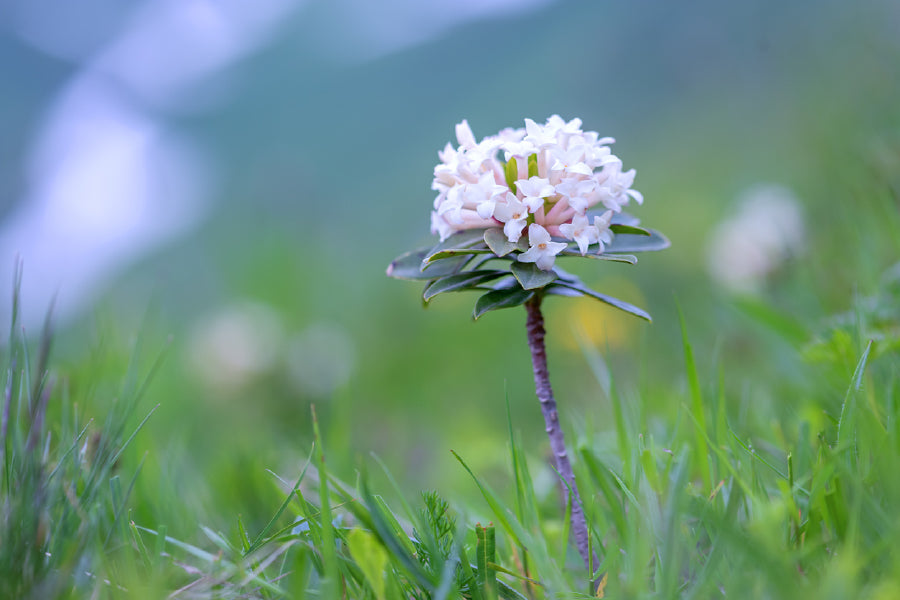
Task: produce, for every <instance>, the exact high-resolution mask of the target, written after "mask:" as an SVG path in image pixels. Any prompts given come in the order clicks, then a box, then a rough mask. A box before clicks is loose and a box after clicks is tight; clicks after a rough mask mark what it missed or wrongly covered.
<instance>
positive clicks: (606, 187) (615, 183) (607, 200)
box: [598, 161, 644, 212]
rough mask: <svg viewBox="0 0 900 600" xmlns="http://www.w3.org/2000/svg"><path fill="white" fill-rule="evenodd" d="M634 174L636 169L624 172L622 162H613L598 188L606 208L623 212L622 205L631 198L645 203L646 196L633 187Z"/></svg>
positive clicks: (639, 202)
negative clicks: (604, 179)
mask: <svg viewBox="0 0 900 600" xmlns="http://www.w3.org/2000/svg"><path fill="white" fill-rule="evenodd" d="M634 175H635V170H634V169H631V170H630V171H625V172H624V173H623V172H622V164H621V163H619V162H618V161H617V162H615V163H612V165H611V168H610V170H609V175H608V177H607V178H606V181H604V182H603V183H602V184H601V185H600V188H599V189H598V191H599V192H600V201H601V202H603V205H604V206H605V207H606V208H608V209H610V210H614V211H616V212H621V211H622V207H623V206H625V205H626V204H628V201H629V200H630V199H631V198H634V199H635V201H637V203H638V204H643V203H644V196H643V195H642V194H641V193H640V192H639V191H637V190H633V189H631V185H632V184H633V183H634Z"/></svg>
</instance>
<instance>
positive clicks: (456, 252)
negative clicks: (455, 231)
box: [422, 248, 492, 267]
mask: <svg viewBox="0 0 900 600" xmlns="http://www.w3.org/2000/svg"><path fill="white" fill-rule="evenodd" d="M473 254H492V252H491V251H490V249H488V248H451V249H449V250H441V251H440V252H435V253H434V254H431V255H429V256H426V257H425V260H424V261H422V266H423V267H425V266H427V265H429V264H431V263H433V262H434V261H437V260H442V259H445V258H452V257H454V256H472V255H473Z"/></svg>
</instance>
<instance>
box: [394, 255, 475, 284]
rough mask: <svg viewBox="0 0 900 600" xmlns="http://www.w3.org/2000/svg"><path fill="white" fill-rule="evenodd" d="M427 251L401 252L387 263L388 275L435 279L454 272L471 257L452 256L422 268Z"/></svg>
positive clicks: (410, 278)
mask: <svg viewBox="0 0 900 600" xmlns="http://www.w3.org/2000/svg"><path fill="white" fill-rule="evenodd" d="M429 252H431V249H430V248H428V249H420V250H414V251H412V252H407V253H405V254H401V255H400V256H398V257H397V258H395V259H394V260H393V262H391V264H390V265H388V268H387V274H388V277H394V278H396V279H409V280H412V281H417V280H422V279H436V278H438V277H443V276H445V275H452V274H453V273H456V272H457V271H459V270H460V269H462V268H463V267H464V266H465V265H466V263H467V262H469V260H470V259H471V257H470V256H468V255H465V256H454V257H452V258H446V259H443V260H440V261H437V262H435V263H432V264H429V265H428V266H426V267H425V268H424V269H423V268H422V261H423V260H424V259H425V256H426V255H427V254H428V253H429Z"/></svg>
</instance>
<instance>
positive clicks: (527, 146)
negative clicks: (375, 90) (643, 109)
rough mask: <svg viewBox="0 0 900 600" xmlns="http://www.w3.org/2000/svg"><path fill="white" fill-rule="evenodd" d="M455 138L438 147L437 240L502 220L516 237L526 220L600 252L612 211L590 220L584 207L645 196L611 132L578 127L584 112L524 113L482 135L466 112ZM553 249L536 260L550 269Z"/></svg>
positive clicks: (617, 207) (615, 205)
mask: <svg viewBox="0 0 900 600" xmlns="http://www.w3.org/2000/svg"><path fill="white" fill-rule="evenodd" d="M456 140H457V143H458V146H456V147H454V146H453V145H451V144H447V146H445V147H444V149H443V150H442V151H440V152H438V157H439V158H440V161H441V162H440V163H439V164H438V165H437V166H436V167H435V168H434V179H433V181H432V189H434V190H435V191H437V192H438V195H437V197H436V198H435V200H434V210H433V212H432V215H431V231H432V233H436V234H437V235H439V236H440V238H441V241H443V240H446V239H447V238H448V237H450V236H451V235H452V234H454V233H456V232H458V231H463V230H467V229H489V228H493V227H496V228H501V227H502V229H503V232H504V235H505V236H506V238H507V240H509V241H510V242H513V243H515V242H518V240H519V239H520V238H521V237H522V235H523V231H524V230H525V228H526V225H529V226H530V225H533V224H536V225H539V226H540V230H541V231H544V232H545V233H546V234H547V235H548V236H551V237H552V236H558V237H566V238H568V239H570V240H575V241H576V242H578V246H579V249H580V250H581V252H582V254H586V253H587V250H588V246H590V245H591V244H597V248H598V249H597V251H598V252H603V250H604V244H608V243H610V242H611V240H612V235H613V234H612V231H611V230H610V229H609V220H610V218H611V216H612V214H610V215H609V216H607V215H606V213H604V216H603V217H602V219H601V224H600V225H597V224H596V216H595V224H594V225H591V224H590V222H589V220H590V216H588V214H587V213H588V211H589V210H591V209H592V208H594V207H596V206H599V207H601V208H603V209H605V210H606V211H607V212H608V211H612V212H613V213H618V212H620V211H621V210H622V207H623V206H625V205H626V204H628V202H629V201H630V200H632V199H633V200H635V201H636V202H638V203H641V202H643V196H642V195H641V194H640V192H637V191H636V190H633V189H631V185H632V183H633V182H634V175H635V171H634V169H631V170H630V171H624V172H623V171H622V161H621V160H620V159H619V158H618V157H617V156H615V155H613V154H612V152H611V151H610V149H609V145H610V144H612V143H613V142H614V141H615V140H614V139H613V138H610V137H600V135H599V134H598V133H597V132H595V131H583V130H582V129H581V119H572V120H571V121H566V120H564V119H563V118H562V117H560V116H558V115H553V116H551V117H550V118H549V119H547V121H546V123H545V124H543V125H541V124H539V123H537V122H535V121H533V120H531V119H525V127H524V128H519V129H513V128H507V129H504V130H502V131H500V132H499V133H498V134H497V135H494V136H488V137H486V138H484V139H482V140H481V141H478V140H477V138H476V137H475V135H474V133H473V132H472V129H471V127H469V123H468V122H467V121H465V120H463V121H462V122H461V123H459V124H458V125H457V126H456ZM529 231H530V227H529ZM576 231H577V232H578V234H577V237H576V234H575V232H576ZM567 232H568V233H567ZM529 237H530V234H529ZM548 241H550V240H548ZM529 243H531V242H530V240H529ZM554 243H556V242H554ZM533 247H534V245H532V248H533ZM529 252H530V251H529ZM526 254H527V253H526ZM556 254H558V252H556V253H553V254H550V255H542V259H541V260H540V261H537V260H535V261H533V262H535V264H537V265H538V266H539V267H540V268H541V269H543V270H550V269H552V268H553V264H554V256H555V255H556Z"/></svg>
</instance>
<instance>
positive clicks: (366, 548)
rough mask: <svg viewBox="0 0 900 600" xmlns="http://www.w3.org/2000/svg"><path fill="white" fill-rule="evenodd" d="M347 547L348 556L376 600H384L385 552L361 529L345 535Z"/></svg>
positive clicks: (376, 541) (373, 538)
mask: <svg viewBox="0 0 900 600" xmlns="http://www.w3.org/2000/svg"><path fill="white" fill-rule="evenodd" d="M347 547H348V548H349V550H350V556H352V557H353V560H355V561H356V564H357V565H359V568H360V570H362V572H363V575H365V577H366V581H368V582H369V585H370V586H371V587H372V592H373V593H374V594H375V598H377V599H378V600H384V598H385V597H386V596H385V586H384V574H385V567H386V566H387V563H388V556H387V552H386V551H385V549H384V546H382V545H381V544H380V543H379V542H378V540H377V539H375V536H373V535H372V534H370V533H368V532H367V531H364V530H362V529H353V530H351V531H350V533H349V534H348V535H347Z"/></svg>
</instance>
